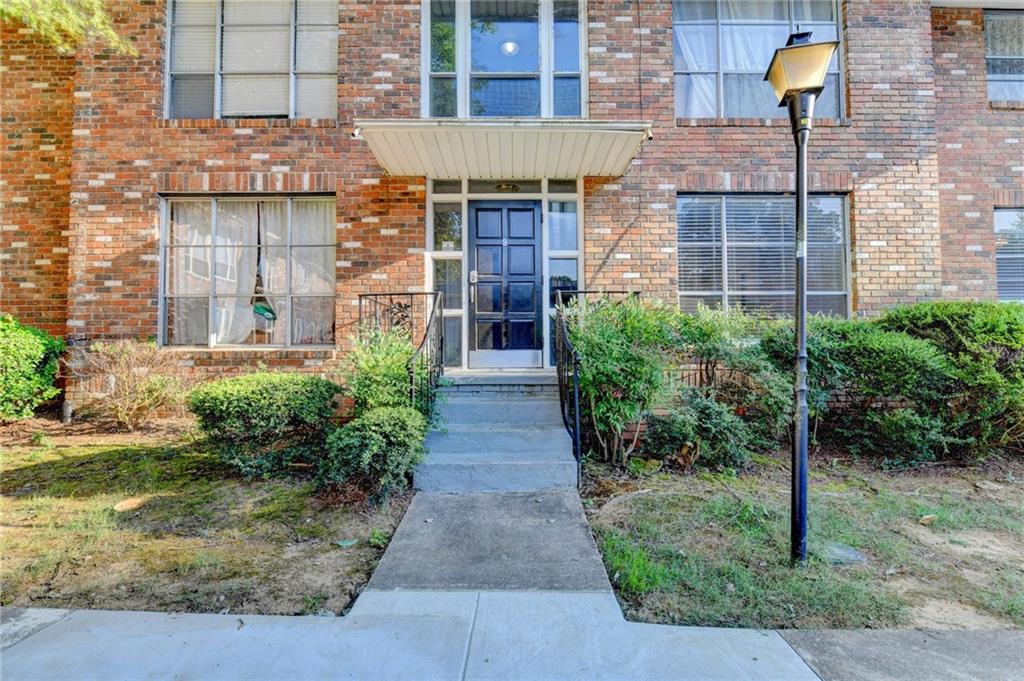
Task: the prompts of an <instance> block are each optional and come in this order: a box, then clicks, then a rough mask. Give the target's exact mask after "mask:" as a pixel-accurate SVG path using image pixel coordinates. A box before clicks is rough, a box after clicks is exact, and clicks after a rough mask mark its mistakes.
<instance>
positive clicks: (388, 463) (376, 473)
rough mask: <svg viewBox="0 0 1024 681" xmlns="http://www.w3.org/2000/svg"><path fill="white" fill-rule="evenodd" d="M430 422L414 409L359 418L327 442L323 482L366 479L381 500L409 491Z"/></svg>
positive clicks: (394, 409)
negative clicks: (408, 480)
mask: <svg viewBox="0 0 1024 681" xmlns="http://www.w3.org/2000/svg"><path fill="white" fill-rule="evenodd" d="M426 430H427V422H426V419H424V417H423V415H422V414H421V413H419V412H418V411H416V410H415V409H412V408H411V407H378V408H376V409H371V410H369V411H366V412H365V413H363V414H361V415H360V416H358V417H356V418H355V419H354V420H352V421H350V422H349V423H347V424H345V425H344V426H343V427H341V428H339V429H337V430H335V431H334V432H333V433H331V434H330V436H329V437H328V438H327V451H326V453H325V454H324V456H323V457H322V458H321V459H320V461H319V465H318V476H319V478H320V480H321V481H322V482H326V483H342V482H347V481H350V480H355V479H364V480H366V481H367V482H369V484H370V485H371V486H372V487H373V488H374V489H375V490H378V492H379V495H380V496H381V497H386V496H387V494H388V493H389V492H391V491H392V490H394V489H401V488H403V487H405V485H406V481H407V479H408V477H409V475H410V473H412V469H413V466H415V465H416V464H417V463H419V462H420V461H421V460H422V459H423V437H424V435H425V434H426Z"/></svg>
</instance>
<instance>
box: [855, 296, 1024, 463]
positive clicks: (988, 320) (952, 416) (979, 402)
mask: <svg viewBox="0 0 1024 681" xmlns="http://www.w3.org/2000/svg"><path fill="white" fill-rule="evenodd" d="M875 324H876V325H877V326H879V327H880V328H883V329H890V330H896V331H902V332H905V333H907V334H909V335H911V336H915V337H917V338H921V339H925V340H927V341H930V342H931V343H933V344H934V345H935V346H937V347H938V348H939V349H941V350H942V351H943V352H944V353H945V354H946V356H947V357H948V359H949V362H950V363H951V365H952V366H953V367H954V368H953V375H954V377H955V379H956V385H955V396H954V397H953V399H950V400H948V401H947V402H946V403H945V404H943V405H942V411H943V420H944V422H945V424H946V428H947V430H949V431H950V432H951V434H952V435H953V436H954V438H955V439H956V440H957V441H959V442H961V443H963V445H964V447H962V448H961V450H962V452H961V455H965V454H969V455H971V456H979V457H980V456H984V455H986V454H988V453H989V452H991V451H993V450H997V449H1007V450H1012V451H1017V452H1021V451H1024V305H1022V304H1019V303H991V302H933V303H920V304H917V305H912V306H908V307H900V308H896V309H893V310H890V311H889V312H887V313H886V314H884V315H883V316H882V317H881V318H880V319H878V320H877V321H876V322H875ZM968 447H969V449H968Z"/></svg>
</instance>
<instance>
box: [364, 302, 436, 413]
mask: <svg viewBox="0 0 1024 681" xmlns="http://www.w3.org/2000/svg"><path fill="white" fill-rule="evenodd" d="M420 304H421V305H420ZM421 306H422V309H420V307H421ZM443 310H444V294H443V293H441V292H440V291H404V292H392V293H364V294H361V295H360V296H359V333H360V334H362V333H365V332H366V331H369V330H374V331H384V332H389V331H394V330H400V331H402V332H404V333H405V334H407V335H408V336H409V339H410V340H412V341H413V342H415V340H414V339H415V338H417V337H418V330H419V327H420V325H422V329H423V335H422V337H421V339H420V342H419V343H418V344H417V345H416V349H415V350H414V351H413V353H412V355H411V356H410V357H409V359H408V361H407V362H406V365H405V366H406V371H407V372H408V375H409V404H410V406H412V407H415V408H417V409H419V410H420V411H422V412H423V413H425V414H431V413H432V411H433V407H434V396H435V393H436V392H437V385H438V382H439V381H440V379H441V376H442V375H443V374H444V315H443Z"/></svg>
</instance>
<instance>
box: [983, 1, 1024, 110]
mask: <svg viewBox="0 0 1024 681" xmlns="http://www.w3.org/2000/svg"><path fill="white" fill-rule="evenodd" d="M985 63H986V64H987V66H988V99H989V101H991V102H1022V101H1024V12H985Z"/></svg>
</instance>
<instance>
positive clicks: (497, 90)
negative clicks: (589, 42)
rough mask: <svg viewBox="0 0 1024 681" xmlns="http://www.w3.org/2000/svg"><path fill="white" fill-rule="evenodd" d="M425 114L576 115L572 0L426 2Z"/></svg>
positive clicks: (579, 96)
mask: <svg viewBox="0 0 1024 681" xmlns="http://www.w3.org/2000/svg"><path fill="white" fill-rule="evenodd" d="M425 2H426V4H425V5H424V6H425V7H426V8H428V10H426V11H428V12H429V20H428V22H426V23H427V26H428V27H429V32H428V35H427V36H426V41H425V43H426V45H427V47H426V48H425V51H426V54H425V55H424V56H425V63H426V64H427V65H428V68H427V71H428V72H427V74H426V78H427V80H428V82H427V83H425V84H424V86H425V87H424V92H426V93H427V101H426V102H425V103H424V107H423V109H424V115H427V116H431V117H435V118H445V117H455V116H458V117H463V118H465V117H470V116H473V117H485V118H486V117H534V118H535V117H539V116H543V117H552V116H554V117H570V118H572V117H579V116H580V115H581V113H582V100H583V92H582V91H583V87H584V84H583V78H582V75H583V73H582V56H581V55H582V53H583V51H582V47H581V39H582V34H581V31H580V2H579V0H508V1H506V2H491V1H489V0H470V1H469V2H459V1H458V0H425Z"/></svg>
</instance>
